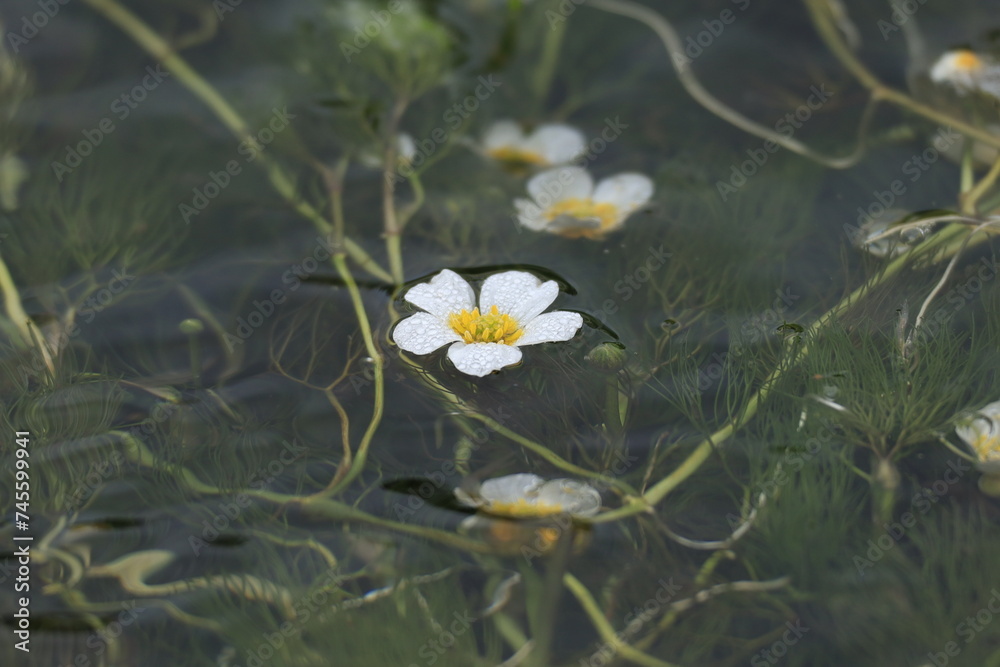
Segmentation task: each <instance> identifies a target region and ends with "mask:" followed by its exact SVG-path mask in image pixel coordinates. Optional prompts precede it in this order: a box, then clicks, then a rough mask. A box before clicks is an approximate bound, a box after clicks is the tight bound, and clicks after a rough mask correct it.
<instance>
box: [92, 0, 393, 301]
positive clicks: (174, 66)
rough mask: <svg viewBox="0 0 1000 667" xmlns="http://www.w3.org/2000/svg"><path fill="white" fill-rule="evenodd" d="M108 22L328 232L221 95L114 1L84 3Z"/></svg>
mask: <svg viewBox="0 0 1000 667" xmlns="http://www.w3.org/2000/svg"><path fill="white" fill-rule="evenodd" d="M84 2H86V3H87V4H88V5H90V6H91V7H92V8H94V9H95V10H96V11H98V12H100V13H101V14H103V15H104V16H105V17H106V18H107V19H108V20H109V21H111V22H112V23H114V24H116V25H117V26H118V27H119V28H121V30H122V31H123V32H124V33H125V34H127V35H128V36H129V37H131V38H132V39H133V40H134V41H135V42H136V43H137V44H138V45H139V46H141V47H142V48H143V49H145V50H146V52H147V53H149V54H150V55H151V56H153V57H154V58H156V59H157V60H158V61H159V62H160V63H161V64H162V65H163V66H164V67H166V68H167V69H168V70H170V72H171V74H173V75H174V76H175V77H177V80H178V81H180V82H181V83H182V84H183V85H184V86H185V87H186V88H187V89H188V90H190V91H191V92H192V93H193V94H194V95H195V97H197V98H198V99H200V100H201V101H202V102H204V103H205V104H206V105H207V106H208V107H209V108H210V109H211V110H212V111H213V112H215V115H216V116H217V117H218V118H219V120H220V121H222V123H223V124H224V125H225V126H226V127H227V128H228V129H229V130H230V131H231V132H232V133H233V134H234V135H235V136H236V138H237V139H239V140H240V141H244V142H246V143H247V145H248V146H250V147H251V148H252V149H253V151H254V155H256V156H257V157H258V158H260V162H259V163H260V164H261V165H263V166H264V167H265V171H266V172H267V176H268V179H269V180H270V181H271V185H272V186H273V187H274V189H275V190H276V191H277V192H278V194H279V195H281V197H282V198H283V199H285V201H286V202H287V203H288V204H289V205H290V206H291V207H292V208H294V209H295V210H296V211H297V212H298V213H299V214H300V215H302V216H303V217H304V218H306V219H308V220H309V221H310V222H312V223H313V224H314V225H315V226H316V228H317V229H318V230H319V232H320V233H321V234H326V233H328V232H329V231H330V223H329V222H328V221H327V220H326V219H325V218H323V216H322V215H320V213H319V211H317V210H316V209H315V208H314V207H313V206H312V205H310V204H309V203H308V202H306V201H304V200H302V198H301V197H299V195H298V193H297V192H296V189H295V185H294V184H293V182H292V179H291V178H290V177H289V176H288V174H287V173H286V172H285V170H284V169H283V168H282V167H281V166H280V165H278V164H277V163H275V162H274V161H272V160H271V159H269V158H268V157H267V155H266V154H264V153H263V149H262V147H261V146H260V144H259V142H258V141H257V139H256V138H255V137H254V136H253V134H252V133H251V132H250V130H249V129H248V128H249V126H248V125H247V123H246V121H245V120H244V119H243V118H242V116H240V115H239V113H238V112H237V111H236V110H235V109H233V107H232V106H230V104H229V103H228V102H227V101H226V99H225V98H224V97H222V95H220V94H219V92H218V91H217V90H216V89H215V88H214V87H213V86H212V85H211V84H210V83H208V81H206V80H205V79H204V78H203V77H202V76H201V75H200V74H198V73H197V72H196V71H195V70H194V69H193V68H192V67H191V66H190V65H188V64H187V61H185V60H184V59H183V58H181V57H180V56H179V55H177V53H176V52H175V51H174V49H173V48H172V47H171V46H170V45H169V44H168V43H167V42H166V41H165V40H164V39H163V38H162V37H160V36H159V35H158V34H157V33H156V32H154V31H153V30H152V29H151V28H150V27H149V26H147V25H146V24H145V23H143V22H142V20H140V19H139V18H138V17H137V16H136V15H135V14H133V13H132V12H130V11H129V10H127V9H125V8H124V7H122V6H121V5H120V4H118V3H117V2H115V0H84ZM343 244H344V250H345V251H346V252H347V254H348V255H349V256H350V257H351V259H353V260H354V261H355V262H357V264H358V265H359V266H360V267H361V268H363V269H364V270H365V271H367V272H368V273H370V274H372V275H373V276H375V277H376V278H378V279H380V280H384V281H385V282H390V283H391V282H393V278H392V276H391V275H390V274H389V273H387V272H386V271H385V269H383V268H382V267H381V266H379V265H378V263H377V262H375V260H374V259H372V257H371V256H370V255H369V254H368V253H367V252H365V250H364V249H363V248H362V247H361V246H360V245H358V244H357V243H356V242H354V241H352V240H351V239H350V238H348V237H346V236H345V237H344V238H343Z"/></svg>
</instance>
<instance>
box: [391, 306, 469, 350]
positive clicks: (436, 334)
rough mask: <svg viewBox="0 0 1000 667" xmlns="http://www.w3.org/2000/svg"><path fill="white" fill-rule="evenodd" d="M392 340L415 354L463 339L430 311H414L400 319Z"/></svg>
mask: <svg viewBox="0 0 1000 667" xmlns="http://www.w3.org/2000/svg"><path fill="white" fill-rule="evenodd" d="M392 340H393V342H395V343H396V345H398V346H399V347H401V348H402V349H404V350H406V351H407V352H413V353H414V354H427V353H428V352H433V351H434V350H436V349H438V348H439V347H441V346H442V345H446V344H448V343H454V342H456V341H460V340H462V337H461V336H459V335H458V334H457V333H455V332H454V331H453V330H452V328H451V327H449V326H448V325H447V324H445V322H444V321H442V320H441V318H439V317H436V316H434V315H431V314H430V313H414V314H413V315H410V316H409V317H407V318H406V319H405V320H402V321H400V323H399V324H397V325H396V328H395V329H393V331H392Z"/></svg>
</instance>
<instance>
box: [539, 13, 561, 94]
mask: <svg viewBox="0 0 1000 667" xmlns="http://www.w3.org/2000/svg"><path fill="white" fill-rule="evenodd" d="M565 34H566V21H559V22H557V23H556V24H555V25H554V26H552V28H551V29H550V30H549V34H548V35H546V36H545V42H544V45H543V47H542V49H543V50H542V57H541V59H540V62H539V65H538V68H537V69H536V70H535V80H534V81H533V84H534V86H533V87H534V89H535V103H536V104H537V106H538V111H539V112H542V111H544V110H545V101H546V99H547V98H548V92H549V88H550V87H551V86H552V78H553V77H554V76H555V72H556V64H557V63H558V62H559V51H560V49H561V47H562V41H563V35H565Z"/></svg>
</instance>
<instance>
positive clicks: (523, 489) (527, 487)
mask: <svg viewBox="0 0 1000 667" xmlns="http://www.w3.org/2000/svg"><path fill="white" fill-rule="evenodd" d="M544 482H545V480H544V479H542V478H541V477H539V476H538V475H532V474H531V473H527V472H522V473H517V474H515V475H506V476H504V477H497V478H496V479H488V480H486V481H485V482H483V484H482V486H481V487H479V495H480V496H481V497H482V498H483V499H484V500H486V501H488V502H491V503H512V502H516V501H518V500H523V499H524V498H525V497H526V496H527V495H528V494H530V493H534V491H535V490H536V489H538V488H539V487H540V486H542V484H543V483H544Z"/></svg>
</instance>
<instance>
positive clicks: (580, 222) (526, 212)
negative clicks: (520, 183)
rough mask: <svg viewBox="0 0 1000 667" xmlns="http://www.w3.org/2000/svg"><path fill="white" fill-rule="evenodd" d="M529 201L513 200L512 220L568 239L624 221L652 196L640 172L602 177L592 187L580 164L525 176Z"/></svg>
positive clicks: (599, 232)
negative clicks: (514, 217)
mask: <svg viewBox="0 0 1000 667" xmlns="http://www.w3.org/2000/svg"><path fill="white" fill-rule="evenodd" d="M528 194H530V195H531V198H532V199H533V200H534V201H530V200H528V199H515V200H514V207H515V208H516V209H517V219H518V221H519V222H520V223H521V225H523V226H524V227H527V228H528V229H531V230H534V231H536V232H541V231H545V232H551V233H553V234H561V235H562V236H567V237H569V238H579V237H581V236H582V237H586V238H589V239H599V238H601V237H603V236H604V235H605V234H607V233H609V232H612V231H614V230H616V229H618V228H619V227H621V226H622V224H623V223H624V222H625V219H626V218H628V216H629V215H631V214H632V213H633V212H634V211H635V210H636V209H638V208H639V207H640V206H643V205H644V204H646V202H648V201H649V199H650V197H652V196H653V182H652V181H651V180H650V179H649V178H648V177H646V176H643V175H642V174H635V173H626V174H618V175H617V176H612V177H610V178H605V179H604V180H602V181H601V182H600V183H598V184H597V186H596V187H595V186H594V180H593V179H592V178H591V177H590V174H588V173H587V171H586V170H585V169H582V168H580V167H560V168H557V169H550V170H548V171H543V172H542V173H540V174H538V175H537V176H535V177H534V178H532V179H531V180H530V181H528Z"/></svg>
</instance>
